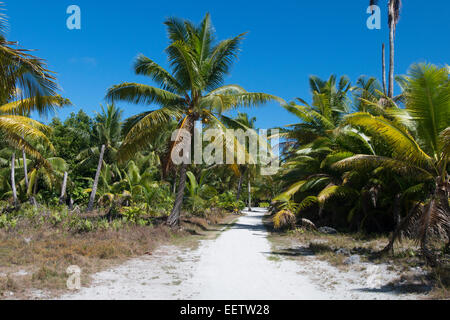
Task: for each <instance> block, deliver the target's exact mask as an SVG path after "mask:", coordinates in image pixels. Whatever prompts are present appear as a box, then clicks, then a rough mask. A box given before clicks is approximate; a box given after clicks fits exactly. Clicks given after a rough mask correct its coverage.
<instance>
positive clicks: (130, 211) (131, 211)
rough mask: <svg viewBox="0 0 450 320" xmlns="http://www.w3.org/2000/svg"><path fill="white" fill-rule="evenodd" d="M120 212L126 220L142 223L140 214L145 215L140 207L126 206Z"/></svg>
mask: <svg viewBox="0 0 450 320" xmlns="http://www.w3.org/2000/svg"><path fill="white" fill-rule="evenodd" d="M120 214H121V215H122V216H123V218H124V220H125V221H126V222H131V223H138V221H139V222H140V224H142V220H143V219H142V216H144V215H145V211H144V210H142V209H141V208H140V207H136V206H135V207H126V208H124V209H123V210H122V211H121V212H120Z"/></svg>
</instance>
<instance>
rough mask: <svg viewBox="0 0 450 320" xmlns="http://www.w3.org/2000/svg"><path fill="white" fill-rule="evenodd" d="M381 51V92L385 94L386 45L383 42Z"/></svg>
mask: <svg viewBox="0 0 450 320" xmlns="http://www.w3.org/2000/svg"><path fill="white" fill-rule="evenodd" d="M381 52H382V56H383V57H382V62H381V65H382V70H383V92H384V95H387V90H386V47H385V45H384V43H383V46H382V48H381Z"/></svg>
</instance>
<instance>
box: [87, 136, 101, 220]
mask: <svg viewBox="0 0 450 320" xmlns="http://www.w3.org/2000/svg"><path fill="white" fill-rule="evenodd" d="M104 155H105V145H104V144H103V145H102V148H101V150H100V157H99V159H98V166H97V172H96V173H95V179H94V184H93V185H92V191H91V196H90V198H89V204H88V208H87V211H88V212H89V211H92V210H93V209H94V201H95V194H96V193H97V187H98V180H99V178H100V171H101V170H102V164H103V156H104Z"/></svg>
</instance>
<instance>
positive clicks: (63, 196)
mask: <svg viewBox="0 0 450 320" xmlns="http://www.w3.org/2000/svg"><path fill="white" fill-rule="evenodd" d="M66 187H67V171H66V172H64V178H63V182H62V186H61V196H60V197H59V204H63V203H64V202H66Z"/></svg>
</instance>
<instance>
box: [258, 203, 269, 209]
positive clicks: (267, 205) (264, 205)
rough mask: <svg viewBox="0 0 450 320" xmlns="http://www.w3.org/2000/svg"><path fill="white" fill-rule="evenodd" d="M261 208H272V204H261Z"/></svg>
mask: <svg viewBox="0 0 450 320" xmlns="http://www.w3.org/2000/svg"><path fill="white" fill-rule="evenodd" d="M259 207H260V208H268V207H270V203H268V202H261V203H260V204H259Z"/></svg>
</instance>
